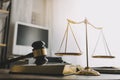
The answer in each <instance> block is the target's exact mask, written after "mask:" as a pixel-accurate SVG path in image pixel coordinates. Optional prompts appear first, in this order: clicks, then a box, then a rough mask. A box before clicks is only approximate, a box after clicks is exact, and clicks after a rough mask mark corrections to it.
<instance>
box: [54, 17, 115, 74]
mask: <svg viewBox="0 0 120 80" xmlns="http://www.w3.org/2000/svg"><path fill="white" fill-rule="evenodd" d="M67 21H68V24H67V28H66V30H65V34H64V37H63V40H62V42H61V45H60V48H59V50H58V52H57V53H55V55H57V56H71V55H72V56H80V55H81V54H82V51H81V49H80V47H79V45H78V42H77V39H76V37H75V34H74V32H73V30H72V27H71V24H82V23H84V24H85V33H86V36H85V37H86V64H87V66H86V67H85V68H84V70H80V71H78V72H77V73H76V74H78V75H91V76H99V75H100V73H99V72H98V71H95V70H93V69H92V68H90V67H89V59H88V55H89V54H88V25H90V26H92V27H93V28H95V29H96V30H100V34H99V37H98V40H97V43H96V45H95V49H94V51H93V54H92V58H110V59H111V58H115V57H114V56H112V55H111V52H110V50H109V48H108V45H107V42H106V40H105V37H104V34H103V30H102V28H101V27H95V26H94V25H92V24H91V23H90V22H88V20H87V19H85V20H84V21H81V22H75V21H72V20H69V19H67ZM69 29H70V30H71V32H72V35H73V37H74V39H75V42H76V45H77V47H78V49H79V53H78V52H77V53H76V52H67V45H68V30H69ZM100 35H102V38H103V41H104V44H105V46H106V49H107V51H108V53H109V54H107V53H106V55H95V54H94V52H95V50H96V47H97V45H98V42H99V38H100ZM65 39H66V41H65V52H61V51H60V50H61V48H62V45H63V42H64V40H65Z"/></svg>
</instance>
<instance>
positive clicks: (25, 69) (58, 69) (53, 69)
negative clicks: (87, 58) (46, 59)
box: [10, 64, 76, 75]
mask: <svg viewBox="0 0 120 80" xmlns="http://www.w3.org/2000/svg"><path fill="white" fill-rule="evenodd" d="M75 72H76V67H75V66H74V65H66V64H45V65H39V66H37V65H34V64H33V65H15V66H13V67H11V68H10V73H15V74H20V73H22V74H43V75H69V74H74V73H75Z"/></svg>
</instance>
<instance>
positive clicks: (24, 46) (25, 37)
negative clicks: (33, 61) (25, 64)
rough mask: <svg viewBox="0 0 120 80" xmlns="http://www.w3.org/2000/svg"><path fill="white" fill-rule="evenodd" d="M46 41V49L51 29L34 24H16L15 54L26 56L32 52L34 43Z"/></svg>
mask: <svg viewBox="0 0 120 80" xmlns="http://www.w3.org/2000/svg"><path fill="white" fill-rule="evenodd" d="M35 41H44V42H45V43H46V45H45V46H46V48H48V42H49V29H48V28H45V27H42V26H37V25H33V24H28V23H23V22H16V24H15V29H14V42H13V54H14V55H26V54H28V53H30V52H32V49H33V48H32V47H31V45H32V43H33V42H35Z"/></svg>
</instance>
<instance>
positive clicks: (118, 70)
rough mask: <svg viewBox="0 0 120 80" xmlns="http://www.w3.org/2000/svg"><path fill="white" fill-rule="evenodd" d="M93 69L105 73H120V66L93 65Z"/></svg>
mask: <svg viewBox="0 0 120 80" xmlns="http://www.w3.org/2000/svg"><path fill="white" fill-rule="evenodd" d="M93 69H94V70H96V71H99V72H100V73H105V74H120V68H117V67H93Z"/></svg>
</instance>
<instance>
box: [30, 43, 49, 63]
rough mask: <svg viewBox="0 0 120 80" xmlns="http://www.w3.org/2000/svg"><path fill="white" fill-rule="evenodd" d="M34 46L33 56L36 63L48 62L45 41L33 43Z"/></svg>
mask: <svg viewBox="0 0 120 80" xmlns="http://www.w3.org/2000/svg"><path fill="white" fill-rule="evenodd" d="M32 47H33V56H34V58H35V64H36V65H43V64H45V63H47V62H48V59H47V58H46V55H47V51H46V47H45V42H43V41H36V42H34V43H33V44H32Z"/></svg>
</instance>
